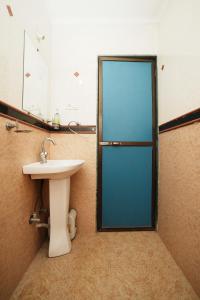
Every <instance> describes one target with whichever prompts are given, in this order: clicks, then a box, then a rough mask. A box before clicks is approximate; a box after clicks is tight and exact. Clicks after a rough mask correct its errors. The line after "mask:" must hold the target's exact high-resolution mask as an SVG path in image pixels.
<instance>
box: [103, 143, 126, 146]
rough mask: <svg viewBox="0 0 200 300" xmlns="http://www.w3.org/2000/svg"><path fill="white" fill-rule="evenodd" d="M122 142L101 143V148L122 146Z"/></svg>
mask: <svg viewBox="0 0 200 300" xmlns="http://www.w3.org/2000/svg"><path fill="white" fill-rule="evenodd" d="M121 144H122V143H121V142H100V143H99V145H100V146H120V145H121Z"/></svg>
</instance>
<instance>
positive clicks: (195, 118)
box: [159, 108, 200, 133]
mask: <svg viewBox="0 0 200 300" xmlns="http://www.w3.org/2000/svg"><path fill="white" fill-rule="evenodd" d="M195 122H200V108H197V109H195V110H193V111H191V112H188V113H186V114H184V115H182V116H180V117H177V118H175V119H173V120H171V121H168V122H166V123H163V124H161V125H160V126H159V133H164V132H166V131H170V130H174V129H177V128H180V127H183V126H187V125H190V124H193V123H195Z"/></svg>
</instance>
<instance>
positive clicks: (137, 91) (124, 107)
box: [102, 61, 152, 141]
mask: <svg viewBox="0 0 200 300" xmlns="http://www.w3.org/2000/svg"><path fill="white" fill-rule="evenodd" d="M102 68H103V71H102V73H103V74H102V75H103V77H102V78H103V106H102V109H103V124H102V125H103V141H152V63H151V62H124V61H123V62H122V61H104V62H103V63H102Z"/></svg>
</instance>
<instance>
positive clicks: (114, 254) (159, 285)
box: [11, 232, 199, 300]
mask: <svg viewBox="0 0 200 300" xmlns="http://www.w3.org/2000/svg"><path fill="white" fill-rule="evenodd" d="M47 249H48V244H47V243H46V244H44V246H43V247H42V248H41V250H40V251H39V253H38V255H37V256H36V258H35V260H34V261H33V262H32V264H31V266H30V268H29V269H28V271H27V272H26V274H25V276H24V277H23V279H22V281H21V282H20V284H19V285H18V287H17V289H16V291H15V292H14V294H13V296H12V298H11V299H12V300H14V299H15V300H16V299H20V300H21V299H22V300H33V299H34V300H36V299H37V300H46V299H49V300H57V299H58V300H68V299H70V300H112V299H114V300H126V299H133V300H150V299H155V300H168V299H169V300H194V299H199V298H198V297H197V296H196V294H195V293H194V291H193V289H192V288H191V286H190V284H189V283H188V281H187V280H186V279H185V277H184V275H183V273H182V272H181V271H180V269H179V268H178V267H177V265H176V264H175V262H174V260H173V259H172V257H171V256H170V254H169V252H168V251H167V250H166V248H165V246H164V245H163V243H162V241H161V240H160V238H159V236H158V234H157V233H155V232H122V233H119V232H116V233H111V232H108V233H96V234H94V235H88V236H86V235H85V236H84V235H82V236H77V237H76V239H75V240H74V241H73V249H72V252H71V253H70V254H68V255H65V256H62V257H58V258H48V257H47Z"/></svg>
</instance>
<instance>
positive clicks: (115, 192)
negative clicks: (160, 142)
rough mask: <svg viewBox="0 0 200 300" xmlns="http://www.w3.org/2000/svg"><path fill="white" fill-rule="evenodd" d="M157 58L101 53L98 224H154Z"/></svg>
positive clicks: (146, 226) (125, 227) (136, 226)
mask: <svg viewBox="0 0 200 300" xmlns="http://www.w3.org/2000/svg"><path fill="white" fill-rule="evenodd" d="M154 70H155V59H153V58H152V59H151V58H150V59H149V58H148V59H145V58H144V59H138V58H124V59H121V58H113V59H112V58H103V57H102V58H100V59H99V138H98V144H99V145H98V149H99V150H98V153H99V156H98V160H99V164H98V169H99V172H98V177H99V178H98V229H99V230H129V229H142V228H144V229H151V228H154V202H155V199H154V195H153V194H154V193H153V192H155V176H154V175H153V174H154V173H155V167H156V166H155V153H156V152H155V151H156V149H155V139H156V128H155V102H154V101H153V100H154V96H155V82H154V80H155V78H154Z"/></svg>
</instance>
